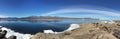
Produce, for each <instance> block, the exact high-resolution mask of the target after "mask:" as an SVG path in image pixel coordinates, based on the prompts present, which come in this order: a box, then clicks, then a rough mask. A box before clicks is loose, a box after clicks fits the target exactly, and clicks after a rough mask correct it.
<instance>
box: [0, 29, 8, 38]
mask: <svg viewBox="0 0 120 39" xmlns="http://www.w3.org/2000/svg"><path fill="white" fill-rule="evenodd" d="M6 34H7V31H6V30H4V31H2V32H0V38H5V35H6Z"/></svg>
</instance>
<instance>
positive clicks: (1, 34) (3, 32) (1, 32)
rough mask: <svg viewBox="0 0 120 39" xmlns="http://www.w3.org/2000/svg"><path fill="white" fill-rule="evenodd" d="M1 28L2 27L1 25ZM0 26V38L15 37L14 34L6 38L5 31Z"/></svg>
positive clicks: (9, 38) (13, 38)
mask: <svg viewBox="0 0 120 39" xmlns="http://www.w3.org/2000/svg"><path fill="white" fill-rule="evenodd" d="M1 28H2V27H1ZM1 28H0V39H16V36H14V35H12V36H9V37H8V38H6V34H7V31H6V30H2V29H1Z"/></svg>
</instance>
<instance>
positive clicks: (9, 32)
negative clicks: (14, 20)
mask: <svg viewBox="0 0 120 39" xmlns="http://www.w3.org/2000/svg"><path fill="white" fill-rule="evenodd" d="M0 27H2V26H0ZM1 29H2V30H6V31H7V34H6V38H8V37H9V36H12V35H14V36H17V39H30V37H31V34H22V33H18V32H15V31H13V30H11V29H8V28H5V27H2V28H1Z"/></svg>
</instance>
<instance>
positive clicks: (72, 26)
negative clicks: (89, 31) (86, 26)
mask: <svg viewBox="0 0 120 39" xmlns="http://www.w3.org/2000/svg"><path fill="white" fill-rule="evenodd" d="M79 27H80V25H79V24H70V27H69V28H68V29H66V30H64V31H62V32H54V31H52V30H44V33H51V34H59V33H64V32H67V31H71V30H73V29H76V28H79Z"/></svg>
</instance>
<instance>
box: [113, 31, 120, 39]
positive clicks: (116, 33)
mask: <svg viewBox="0 0 120 39" xmlns="http://www.w3.org/2000/svg"><path fill="white" fill-rule="evenodd" d="M113 35H114V36H115V37H116V38H118V39H120V30H117V29H115V30H114V33H113Z"/></svg>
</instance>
